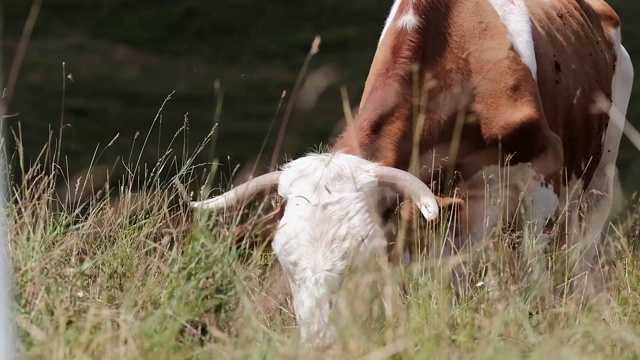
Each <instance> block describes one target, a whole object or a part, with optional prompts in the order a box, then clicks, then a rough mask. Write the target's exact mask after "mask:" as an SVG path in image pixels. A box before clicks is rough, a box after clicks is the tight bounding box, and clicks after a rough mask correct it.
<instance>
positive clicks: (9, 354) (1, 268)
mask: <svg viewBox="0 0 640 360" xmlns="http://www.w3.org/2000/svg"><path fill="white" fill-rule="evenodd" d="M3 28H4V13H3V11H2V6H0V49H2V48H3V47H2V39H3ZM1 64H2V55H0V65H1ZM0 68H2V66H0ZM4 83H5V80H4V78H3V77H2V74H1V73H0V89H2V90H4V86H5V85H4ZM5 111H6V109H5V101H4V98H2V99H0V360H4V359H7V360H8V359H13V358H14V357H15V355H16V353H15V349H16V337H15V335H16V334H15V327H14V322H13V309H14V307H13V291H12V286H13V281H12V276H11V273H12V271H11V254H10V248H9V232H8V229H7V195H8V194H7V189H8V188H9V187H8V183H7V182H8V179H9V176H7V174H6V173H5V171H7V169H8V164H7V163H6V158H5V154H6V151H5V147H6V145H7V144H6V141H5V139H6V137H5V134H6V131H5V127H6V126H5V121H4V120H5Z"/></svg>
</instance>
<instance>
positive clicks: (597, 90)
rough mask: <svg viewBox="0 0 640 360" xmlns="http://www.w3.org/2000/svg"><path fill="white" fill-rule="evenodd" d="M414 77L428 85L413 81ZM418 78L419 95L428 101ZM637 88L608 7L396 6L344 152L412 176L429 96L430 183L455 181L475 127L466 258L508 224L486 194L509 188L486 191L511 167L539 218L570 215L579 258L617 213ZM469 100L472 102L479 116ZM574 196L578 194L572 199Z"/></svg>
mask: <svg viewBox="0 0 640 360" xmlns="http://www.w3.org/2000/svg"><path fill="white" fill-rule="evenodd" d="M415 64H417V65H419V68H418V70H417V72H416V73H417V77H414V74H416V73H414V72H412V68H411V66H412V65H415ZM414 78H415V79H419V81H420V82H419V85H418V86H417V87H414V85H413V84H414V82H413V79H414ZM632 79H633V68H632V65H631V61H630V59H629V56H628V54H627V53H626V51H625V49H624V47H622V45H621V39H620V21H619V19H618V16H617V15H616V14H615V12H614V11H613V10H612V9H611V8H610V7H609V5H607V4H606V3H605V2H604V1H603V0H567V1H554V0H527V1H525V0H482V1H455V0H454V1H444V0H430V1H429V0H427V1H424V0H422V1H418V0H396V2H395V4H394V6H393V9H392V11H391V14H390V15H389V18H388V20H387V23H386V24H385V28H384V30H383V33H382V36H381V38H380V42H379V45H378V49H377V51H376V53H375V56H374V59H373V63H372V65H371V70H370V73H369V76H368V78H367V82H366V86H365V90H364V93H363V96H362V100H361V103H360V109H359V113H358V117H357V118H356V122H355V126H354V127H353V128H351V129H347V130H346V131H345V132H344V133H343V135H342V136H341V137H340V138H339V140H338V141H337V143H336V144H335V146H334V150H341V151H347V152H351V153H355V154H359V155H361V156H362V157H364V158H366V159H369V160H372V161H376V162H380V163H382V164H384V165H387V166H393V167H397V168H401V169H408V168H409V165H410V158H411V150H412V148H411V145H412V137H413V131H414V121H413V119H414V118H415V117H414V113H413V109H414V106H412V104H415V102H414V101H412V97H413V96H414V94H415V93H416V91H415V89H416V88H417V89H418V91H419V93H420V94H419V96H418V97H417V98H419V99H420V100H421V103H422V105H421V106H420V110H419V111H418V113H419V116H424V118H423V119H424V127H423V130H422V134H421V136H420V151H419V153H420V154H421V155H420V156H421V158H420V160H421V161H420V177H421V179H422V180H423V181H425V182H427V183H430V182H432V180H433V179H436V180H438V179H439V180H442V176H441V174H439V173H441V171H440V169H441V168H442V167H447V166H449V165H451V164H452V163H453V162H451V161H450V159H449V161H447V157H448V156H449V155H450V153H449V151H450V148H451V144H452V143H453V142H454V141H453V137H454V128H455V125H456V117H457V115H458V109H459V108H462V109H463V110H464V111H466V112H467V113H468V114H470V115H471V120H470V121H467V122H466V123H465V124H464V127H463V130H462V133H461V137H460V145H459V149H458V152H457V155H458V156H457V159H456V161H455V164H454V166H455V170H456V172H457V173H458V176H457V177H456V185H457V187H458V188H459V189H460V190H461V191H462V196H463V198H464V199H465V204H464V205H463V206H462V208H463V210H467V211H466V212H463V214H466V217H465V219H466V220H467V227H463V229H465V230H467V232H466V233H464V232H463V234H461V235H460V237H458V239H457V241H456V242H455V244H454V245H455V246H456V247H459V246H461V245H462V244H463V243H465V242H466V239H467V237H466V236H467V235H470V236H471V240H472V242H477V241H479V240H480V239H481V238H482V237H483V234H485V228H484V227H482V225H483V224H484V225H489V226H491V225H493V224H494V223H495V220H496V218H495V217H492V216H490V215H487V214H486V212H485V211H484V210H489V211H490V212H491V209H487V204H486V199H487V196H489V197H491V196H495V195H496V193H494V194H486V189H487V187H491V188H492V189H494V190H496V192H497V189H498V188H499V186H498V184H491V185H490V186H489V185H488V184H487V179H486V177H487V176H488V175H489V174H488V173H492V174H493V176H494V178H495V177H497V176H498V174H499V173H498V170H497V169H498V168H497V167H496V165H498V164H502V165H504V164H505V163H506V160H507V159H509V163H510V164H511V165H512V171H511V174H512V175H511V179H510V181H508V182H509V187H510V189H511V190H523V189H524V187H525V185H527V183H528V184H529V186H528V188H529V189H530V191H531V192H530V195H531V200H532V201H533V202H534V203H535V204H537V207H538V209H539V211H538V212H539V214H538V215H540V216H544V217H546V216H549V215H551V213H553V212H555V214H556V215H558V214H559V213H560V212H561V211H562V214H564V215H566V217H565V220H566V221H565V225H566V226H565V227H564V229H566V237H565V238H564V239H565V240H566V241H568V242H569V243H572V245H573V244H575V243H577V239H576V236H580V237H585V238H584V239H583V240H582V242H583V243H589V242H590V241H592V240H594V236H597V234H599V233H600V231H601V230H602V228H603V225H604V221H605V220H606V217H607V214H608V213H609V210H610V208H611V193H612V186H613V171H614V165H615V161H616V158H617V153H618V146H619V142H620V138H621V134H622V125H623V122H624V121H623V118H624V114H625V113H626V109H627V104H628V101H629V96H630V92H631V83H632ZM429 83H432V84H433V85H429ZM427 87H431V88H430V90H429V91H428V92H426V91H425V90H426V88H427ZM460 90H462V92H460ZM461 94H462V95H464V96H460V95H461ZM598 94H603V95H604V97H605V98H606V99H607V100H608V101H610V102H612V103H613V105H614V107H615V108H617V110H618V115H617V116H615V114H614V115H613V116H612V114H610V113H609V111H608V109H597V107H595V106H594V103H595V102H594V99H595V96H596V95H598ZM465 98H466V99H469V100H470V101H469V102H468V103H466V104H465V103H464V101H465ZM467 105H471V106H467ZM465 106H467V107H466V108H465ZM354 135H355V136H354ZM354 140H355V141H354ZM518 163H519V164H520V165H519V166H513V165H515V164H518ZM526 164H531V165H532V166H533V167H532V168H529V167H527V166H526ZM521 168H526V169H527V170H526V173H525V172H523V171H520V170H519V169H521ZM532 169H534V170H535V171H531V170H532ZM482 170H486V171H484V175H483V172H482ZM487 172H488V173H487ZM534 179H535V181H532V180H534ZM495 180H496V181H497V179H495ZM539 180H540V181H539ZM500 181H502V182H503V183H506V182H507V181H505V180H504V179H502V180H500ZM434 184H437V185H436V189H438V188H439V189H440V190H443V181H436V182H435V183H434ZM532 185H535V187H533V188H532ZM574 185H577V187H578V188H576V186H574ZM567 188H569V191H567ZM572 190H577V191H574V192H573V193H574V196H573V198H572V199H568V195H567V194H568V193H569V192H571V191H572ZM551 191H552V192H553V194H555V196H553V195H552V194H551ZM582 191H584V199H583V200H586V201H583V203H584V204H588V205H589V208H588V209H587V211H588V212H586V213H584V216H585V217H586V218H585V221H583V222H582V224H587V225H588V228H586V227H585V228H583V229H579V228H578V227H577V226H578V222H577V221H578V220H579V216H578V211H577V210H578V205H577V203H575V201H573V200H576V199H578V197H579V196H580V195H581V194H582ZM519 193H520V191H512V197H511V200H510V203H511V204H513V205H516V204H518V203H519V201H518V196H519ZM444 195H448V194H444ZM558 198H559V199H558ZM567 200H571V201H567ZM558 202H559V203H560V204H559V205H560V206H559V207H558ZM565 205H566V206H565ZM513 209H514V208H513V206H511V210H513ZM565 209H566V210H567V211H566V212H563V211H564V210H565ZM556 210H560V211H558V212H556ZM487 219H489V224H487V221H486V220H487ZM540 227H541V226H540ZM590 248H591V249H593V247H590ZM592 255H593V252H592V250H591V251H589V252H587V253H586V254H585V260H586V261H587V262H586V263H585V265H586V264H588V262H589V261H590V258H589V256H592ZM582 270H585V268H583V269H582Z"/></svg>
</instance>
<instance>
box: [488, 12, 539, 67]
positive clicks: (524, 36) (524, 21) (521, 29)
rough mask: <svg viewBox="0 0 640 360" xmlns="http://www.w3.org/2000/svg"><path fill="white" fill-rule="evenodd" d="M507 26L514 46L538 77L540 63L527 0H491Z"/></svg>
mask: <svg viewBox="0 0 640 360" xmlns="http://www.w3.org/2000/svg"><path fill="white" fill-rule="evenodd" d="M489 2H490V3H491V5H492V6H493V8H494V9H495V10H496V11H497V12H498V15H500V19H501V20H502V23H503V24H504V25H505V27H506V28H507V31H508V33H509V37H510V38H511V42H512V43H513V47H514V49H515V50H516V52H517V53H518V55H520V58H521V59H522V62H524V64H525V65H527V66H528V67H529V69H530V70H531V74H532V75H533V78H534V79H537V71H538V65H537V62H536V54H535V49H534V44H533V35H532V33H531V18H530V17H529V10H528V9H527V5H526V3H525V0H489Z"/></svg>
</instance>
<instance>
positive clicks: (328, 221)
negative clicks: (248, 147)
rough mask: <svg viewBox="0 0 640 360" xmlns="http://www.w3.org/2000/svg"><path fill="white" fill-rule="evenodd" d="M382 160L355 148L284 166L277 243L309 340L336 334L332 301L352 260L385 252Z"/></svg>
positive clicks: (303, 336)
mask: <svg viewBox="0 0 640 360" xmlns="http://www.w3.org/2000/svg"><path fill="white" fill-rule="evenodd" d="M378 166H379V165H378V164H376V163H373V162H370V161H367V160H365V159H363V158H360V157H357V156H354V155H348V154H343V153H337V154H331V153H328V154H311V155H307V156H305V157H301V158H298V159H296V160H293V161H291V162H289V163H288V164H286V165H285V166H283V167H282V170H283V173H282V175H280V178H279V183H278V193H279V194H280V195H281V196H282V197H284V198H286V199H287V204H286V207H285V210H284V214H283V216H282V219H281V220H280V223H279V225H278V229H277V231H276V234H275V237H274V240H273V242H272V247H273V250H274V253H275V254H276V256H277V258H278V261H279V262H280V263H281V265H282V267H283V269H284V270H285V273H286V274H287V277H288V279H289V283H290V285H291V290H292V295H293V296H292V302H293V307H294V311H295V314H296V319H297V322H298V325H299V328H300V336H301V339H302V341H303V342H313V343H315V344H327V343H330V342H331V341H332V339H333V336H334V333H333V331H334V330H333V327H332V326H331V325H330V324H329V323H328V318H329V315H330V311H331V305H330V304H331V303H332V297H333V293H334V291H336V290H338V288H339V286H340V283H341V279H342V276H343V272H344V270H345V269H346V268H347V266H349V265H350V264H353V261H358V260H361V259H370V258H371V256H373V255H374V254H376V253H377V254H384V253H385V252H386V246H387V239H386V236H385V232H384V224H383V223H382V222H381V216H380V214H379V213H378V211H379V209H378V208H377V206H376V203H377V201H376V200H377V199H378V198H379V197H381V196H383V195H382V191H381V189H380V188H378V187H377V185H378V179H377V178H376V176H375V175H374V172H373V169H375V168H376V167H378ZM423 205H424V204H423ZM361 256H362V257H361ZM337 301H340V300H339V299H337Z"/></svg>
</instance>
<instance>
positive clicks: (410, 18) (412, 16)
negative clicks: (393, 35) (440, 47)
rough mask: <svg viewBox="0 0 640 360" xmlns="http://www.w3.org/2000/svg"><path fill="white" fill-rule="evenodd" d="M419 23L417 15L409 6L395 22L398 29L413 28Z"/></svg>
mask: <svg viewBox="0 0 640 360" xmlns="http://www.w3.org/2000/svg"><path fill="white" fill-rule="evenodd" d="M419 25H420V19H419V18H418V16H417V15H416V13H415V11H414V10H413V8H412V7H411V8H409V10H407V12H406V13H404V14H403V15H402V16H401V17H400V18H399V19H398V22H397V26H398V28H400V29H402V28H404V29H407V30H414V29H415V28H417V27H418V26H419Z"/></svg>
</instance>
